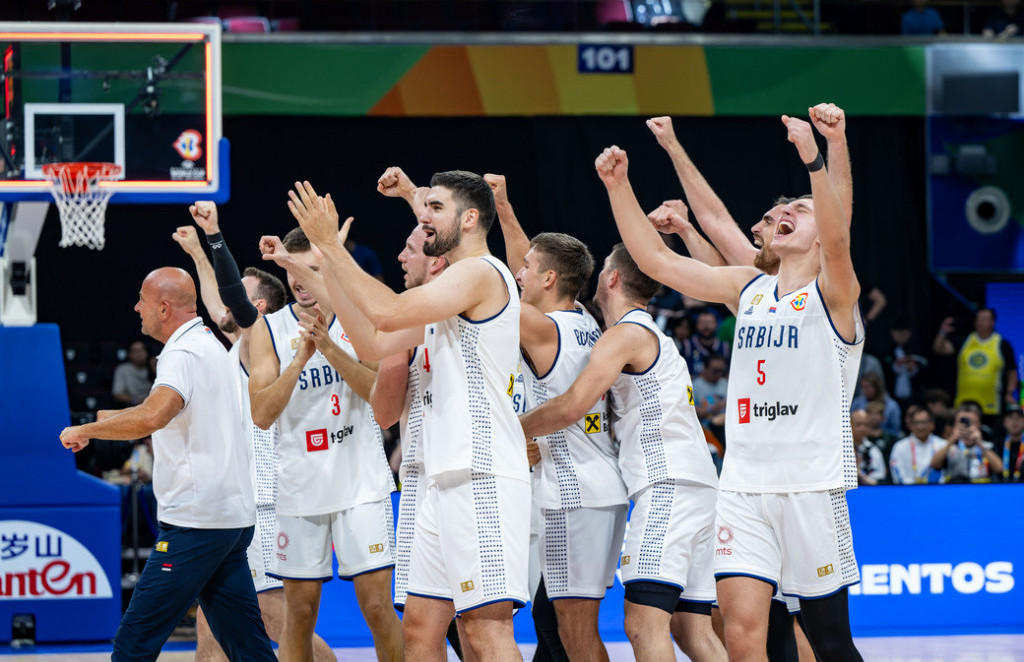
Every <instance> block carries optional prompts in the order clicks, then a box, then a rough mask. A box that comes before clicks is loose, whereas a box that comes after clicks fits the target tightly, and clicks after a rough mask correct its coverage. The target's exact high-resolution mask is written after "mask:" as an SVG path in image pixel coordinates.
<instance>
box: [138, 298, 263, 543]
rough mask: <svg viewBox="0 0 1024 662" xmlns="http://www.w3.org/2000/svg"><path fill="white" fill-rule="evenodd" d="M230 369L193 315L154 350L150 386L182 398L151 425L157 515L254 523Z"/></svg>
mask: <svg viewBox="0 0 1024 662" xmlns="http://www.w3.org/2000/svg"><path fill="white" fill-rule="evenodd" d="M236 372H237V368H235V366H234V365H233V364H232V362H231V359H229V358H228V353H227V350H225V349H224V346H223V345H221V344H220V341H218V340H217V339H216V338H215V337H214V335H213V333H212V332H211V331H210V330H209V329H208V328H207V327H206V326H204V325H203V321H202V320H201V319H200V318H198V317H196V318H195V319H192V320H190V321H188V322H186V323H185V324H182V325H181V326H180V327H178V329H177V330H176V331H175V332H174V333H173V334H172V335H171V337H170V338H169V339H168V340H167V344H166V345H164V349H163V351H162V352H160V356H159V357H157V364H156V381H155V382H154V384H153V388H159V387H161V386H164V387H167V388H171V389H174V390H175V391H176V392H177V393H178V394H179V395H180V396H181V399H182V400H184V401H185V406H184V407H182V408H181V411H179V412H178V415H177V416H175V417H174V418H173V419H172V420H171V422H170V423H168V424H167V426H166V427H165V428H163V429H162V430H158V431H156V432H154V433H153V492H154V493H155V494H156V500H157V505H158V517H159V520H160V521H161V522H166V523H167V524H174V525H176V526H184V527H190V528H197V529H235V528H241V527H246V526H252V525H253V524H254V523H255V521H256V502H255V498H254V496H253V490H252V479H251V478H250V475H249V473H250V472H249V454H248V449H247V448H246V437H245V431H244V430H243V429H242V426H241V425H239V420H240V419H241V404H240V402H239V398H238V384H237V383H236V381H237V375H236Z"/></svg>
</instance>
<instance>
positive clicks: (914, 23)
mask: <svg viewBox="0 0 1024 662" xmlns="http://www.w3.org/2000/svg"><path fill="white" fill-rule="evenodd" d="M927 5H928V0H914V5H913V6H912V7H911V8H910V9H908V10H907V11H906V12H904V14H903V18H902V19H901V20H900V32H901V33H902V34H904V35H909V36H925V37H930V36H932V35H937V34H946V25H945V23H943V22H942V17H941V16H939V12H938V11H936V10H935V9H934V8H933V7H928V6H927Z"/></svg>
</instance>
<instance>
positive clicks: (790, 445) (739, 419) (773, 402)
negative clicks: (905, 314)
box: [720, 275, 864, 492]
mask: <svg viewBox="0 0 1024 662" xmlns="http://www.w3.org/2000/svg"><path fill="white" fill-rule="evenodd" d="M777 291H778V277H776V276H765V275H762V276H758V277H757V278H755V279H754V280H752V281H751V282H750V283H749V284H747V286H746V288H744V290H743V292H742V293H741V294H740V302H739V307H738V309H737V312H738V315H737V317H736V335H735V338H734V340H733V346H732V363H731V365H730V366H729V398H728V406H727V408H726V420H725V425H726V435H725V436H726V439H728V444H729V452H728V453H727V454H726V460H725V464H724V466H723V468H722V481H721V485H720V487H721V489H723V490H731V491H734V492H809V491H820V490H831V489H837V488H841V487H846V488H847V489H852V488H854V487H856V486H857V458H856V455H855V453H854V449H853V435H852V433H851V430H850V402H851V401H852V400H853V390H854V386H855V385H856V380H857V371H858V369H859V367H860V356H861V351H862V350H863V347H864V331H863V327H862V325H861V321H860V315H859V314H857V317H856V337H855V338H854V342H852V343H848V342H846V341H845V340H844V339H843V338H841V337H840V336H839V334H838V333H837V332H836V330H835V327H834V326H833V325H832V319H831V317H829V311H828V309H827V308H826V307H825V302H824V300H823V299H822V296H821V292H820V291H819V290H818V284H817V280H815V281H812V282H810V283H808V284H807V285H805V286H804V287H801V288H798V289H797V290H795V291H793V292H791V293H790V294H786V295H783V296H777Z"/></svg>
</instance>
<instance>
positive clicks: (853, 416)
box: [850, 409, 886, 485]
mask: <svg viewBox="0 0 1024 662" xmlns="http://www.w3.org/2000/svg"><path fill="white" fill-rule="evenodd" d="M850 428H851V429H852V430H853V447H854V448H855V449H857V482H858V483H859V484H861V485H878V484H879V483H881V482H882V481H884V480H885V476H886V471H885V458H884V457H883V456H882V449H880V448H879V447H878V446H876V445H875V444H873V443H872V442H871V440H870V439H868V438H867V434H868V414H867V412H866V411H864V410H863V409H858V410H856V411H854V412H851V413H850Z"/></svg>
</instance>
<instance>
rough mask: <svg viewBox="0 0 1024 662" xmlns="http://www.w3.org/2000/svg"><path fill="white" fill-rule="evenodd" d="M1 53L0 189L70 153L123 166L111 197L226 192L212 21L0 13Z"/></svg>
mask: <svg viewBox="0 0 1024 662" xmlns="http://www.w3.org/2000/svg"><path fill="white" fill-rule="evenodd" d="M0 56H2V78H0V83H2V86H3V107H2V109H0V110H2V115H3V117H2V123H3V124H2V126H0V154H2V157H0V158H2V161H0V201H17V200H48V199H49V190H50V187H51V183H50V181H49V180H48V179H46V177H45V176H44V175H43V172H42V166H43V165H45V164H47V163H62V162H73V161H105V162H111V163H116V164H118V165H119V166H121V176H120V179H118V180H116V181H111V182H104V183H102V184H100V185H101V186H104V187H109V188H111V189H113V191H114V195H113V198H112V199H111V202H112V203H115V204H116V203H136V204H139V203H143V204H145V203H181V202H191V201H194V200H196V199H209V200H214V201H217V202H224V201H226V200H227V198H228V195H229V193H230V188H229V182H230V173H229V168H228V157H229V153H228V143H227V140H225V139H224V138H223V136H222V135H221V78H220V76H221V64H220V26H219V25H217V24H211V23H181V24H173V23H161V24H149V23H134V24H133V23H2V22H0Z"/></svg>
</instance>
